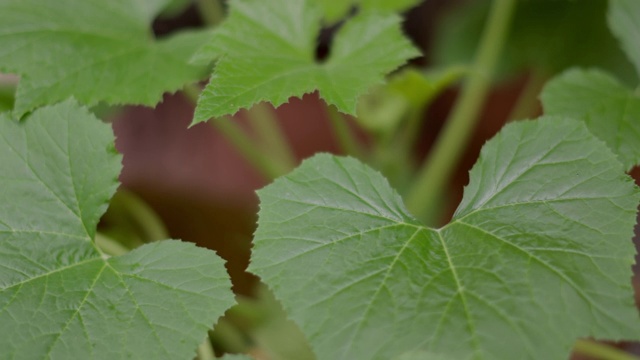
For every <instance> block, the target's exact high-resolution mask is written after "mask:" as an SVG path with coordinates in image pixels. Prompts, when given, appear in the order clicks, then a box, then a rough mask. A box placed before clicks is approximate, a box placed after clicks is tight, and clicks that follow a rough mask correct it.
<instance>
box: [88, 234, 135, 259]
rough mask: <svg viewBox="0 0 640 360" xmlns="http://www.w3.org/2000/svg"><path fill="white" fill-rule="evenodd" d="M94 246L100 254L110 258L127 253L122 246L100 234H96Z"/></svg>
mask: <svg viewBox="0 0 640 360" xmlns="http://www.w3.org/2000/svg"><path fill="white" fill-rule="evenodd" d="M95 244H96V246H97V247H98V248H99V249H100V250H101V251H102V252H104V253H105V254H107V255H110V256H119V255H124V254H126V253H128V252H129V249H127V248H126V247H125V246H124V245H122V244H120V243H119V242H117V241H116V240H114V239H112V238H110V237H108V236H106V235H104V234H101V233H96V237H95Z"/></svg>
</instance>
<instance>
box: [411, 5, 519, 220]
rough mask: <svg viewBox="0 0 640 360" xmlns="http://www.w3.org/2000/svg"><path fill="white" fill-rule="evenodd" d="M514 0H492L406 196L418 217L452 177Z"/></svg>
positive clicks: (492, 66) (483, 93)
mask: <svg viewBox="0 0 640 360" xmlns="http://www.w3.org/2000/svg"><path fill="white" fill-rule="evenodd" d="M515 3H516V0H494V1H493V4H492V7H491V12H490V14H489V17H488V19H487V22H486V25H485V29H484V31H483V34H482V38H481V39H480V44H479V47H478V50H477V54H476V58H475V61H474V64H473V65H472V67H471V71H470V74H469V77H468V78H467V80H466V81H465V84H464V87H463V89H462V93H461V95H460V98H459V99H458V101H457V102H456V105H455V107H454V109H453V110H452V113H451V115H450V116H449V118H448V119H447V122H446V125H445V128H444V129H443V132H442V134H441V135H440V136H439V138H438V140H437V142H436V143H435V145H434V147H433V149H432V150H431V152H430V155H429V156H428V158H427V160H426V161H425V163H424V164H423V166H422V168H421V169H420V170H419V171H418V174H417V177H416V180H415V183H414V184H413V186H412V187H411V189H410V191H409V193H408V197H407V199H406V202H407V207H408V208H409V210H410V211H411V212H412V213H413V214H414V215H415V216H417V217H418V218H422V217H423V215H424V214H426V213H429V212H430V209H429V208H430V207H432V206H434V204H435V199H436V197H437V196H438V194H440V193H441V192H442V191H443V186H444V185H445V183H446V182H447V180H449V178H450V177H451V174H452V173H453V170H454V169H455V166H456V165H457V164H458V161H459V159H460V156H461V155H462V152H463V151H464V150H465V149H466V147H465V145H466V144H467V142H468V140H469V137H470V135H471V131H472V130H473V128H474V125H475V120H476V118H477V117H478V113H479V110H480V108H481V106H482V104H483V102H484V99H485V97H486V94H487V91H488V90H489V86H490V85H491V78H492V74H493V71H494V68H495V66H496V63H497V60H498V57H499V54H500V53H501V51H502V46H503V44H504V41H505V38H506V36H507V29H508V27H509V22H510V20H511V15H512V13H513V9H514V8H515Z"/></svg>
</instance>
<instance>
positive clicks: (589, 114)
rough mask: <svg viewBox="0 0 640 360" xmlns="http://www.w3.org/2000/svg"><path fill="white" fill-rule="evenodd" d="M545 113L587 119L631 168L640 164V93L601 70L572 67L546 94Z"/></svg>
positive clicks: (548, 84) (552, 82) (552, 84)
mask: <svg viewBox="0 0 640 360" xmlns="http://www.w3.org/2000/svg"><path fill="white" fill-rule="evenodd" d="M541 99H542V104H543V106H544V111H545V114H548V115H564V116H569V117H573V118H575V119H578V120H583V121H584V122H585V124H586V125H587V127H588V128H589V130H591V132H592V133H593V134H594V135H596V136H597V137H599V138H600V139H602V140H604V141H605V142H606V143H607V145H608V146H609V148H610V149H611V150H613V152H614V153H615V154H616V155H618V157H619V159H620V161H621V162H622V163H623V165H624V166H625V167H626V168H627V169H630V168H631V167H633V166H634V165H637V164H640V96H638V95H637V94H634V93H633V91H632V90H631V89H628V88H627V87H625V86H624V85H622V84H620V83H619V82H618V81H617V80H616V79H614V78H613V77H611V76H609V75H608V74H606V73H604V72H602V71H598V70H577V69H573V70H569V71H567V72H565V73H564V74H562V75H560V76H558V77H556V78H555V79H553V80H551V81H550V82H549V83H547V85H546V86H545V88H544V90H543V92H542V95H541Z"/></svg>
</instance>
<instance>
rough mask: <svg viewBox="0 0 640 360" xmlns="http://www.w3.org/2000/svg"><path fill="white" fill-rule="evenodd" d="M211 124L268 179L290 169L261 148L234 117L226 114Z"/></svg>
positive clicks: (210, 122)
mask: <svg viewBox="0 0 640 360" xmlns="http://www.w3.org/2000/svg"><path fill="white" fill-rule="evenodd" d="M209 124H211V126H213V127H214V128H215V129H216V130H218V131H219V132H220V133H221V134H222V135H223V136H224V137H225V139H227V140H228V141H229V142H230V143H231V145H233V147H235V149H236V150H237V151H238V152H239V153H240V154H242V156H243V157H244V158H245V159H246V160H247V161H249V163H250V164H251V165H252V166H253V167H254V168H255V169H256V170H258V171H259V172H260V173H261V174H262V175H263V176H264V177H266V178H267V179H275V178H277V177H278V176H280V175H284V174H286V173H287V172H288V171H289V170H290V168H289V166H287V165H286V164H283V163H281V162H278V161H277V159H276V158H274V157H270V156H268V155H267V154H265V153H264V152H263V151H262V149H259V148H258V147H257V146H256V144H255V141H253V140H251V139H250V138H249V137H248V136H247V134H246V133H245V132H244V131H243V130H242V129H241V128H240V126H238V125H237V124H236V123H235V122H234V119H233V118H231V117H229V116H224V117H222V118H219V119H211V120H209Z"/></svg>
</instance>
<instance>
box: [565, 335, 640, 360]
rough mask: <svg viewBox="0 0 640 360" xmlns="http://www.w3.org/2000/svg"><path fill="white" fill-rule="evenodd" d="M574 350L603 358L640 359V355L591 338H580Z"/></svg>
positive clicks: (611, 359)
mask: <svg viewBox="0 0 640 360" xmlns="http://www.w3.org/2000/svg"><path fill="white" fill-rule="evenodd" d="M573 351H575V352H577V353H580V354H583V355H588V356H591V357H594V358H597V359H601V360H640V357H637V356H634V355H631V354H628V353H626V352H624V351H622V350H620V349H617V348H615V347H613V346H609V345H606V344H602V343H598V342H595V341H589V340H578V341H576V343H575V345H574V346H573Z"/></svg>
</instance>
